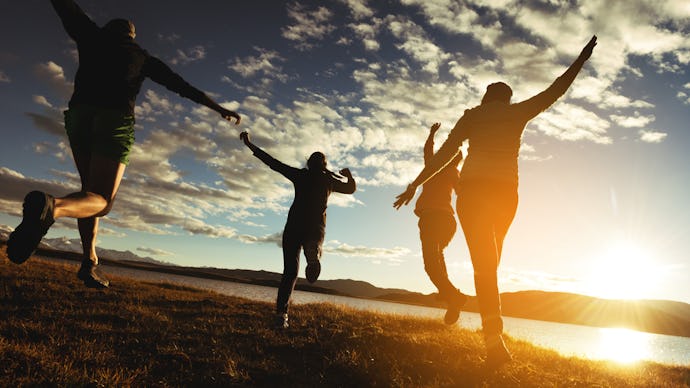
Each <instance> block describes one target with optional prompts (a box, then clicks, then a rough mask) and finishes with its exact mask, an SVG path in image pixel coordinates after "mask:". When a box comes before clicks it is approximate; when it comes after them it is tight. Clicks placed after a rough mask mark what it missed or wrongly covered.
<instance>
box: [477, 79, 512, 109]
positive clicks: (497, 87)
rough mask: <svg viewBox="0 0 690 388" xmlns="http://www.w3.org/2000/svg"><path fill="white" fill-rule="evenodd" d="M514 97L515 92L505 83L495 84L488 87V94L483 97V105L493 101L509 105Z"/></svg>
mask: <svg viewBox="0 0 690 388" xmlns="http://www.w3.org/2000/svg"><path fill="white" fill-rule="evenodd" d="M512 96H513V90H512V89H511V88H510V86H508V85H506V84H505V83H503V82H494V83H492V84H491V85H489V86H487V87H486V93H484V97H482V104H486V103H488V102H492V101H500V102H505V103H506V104H507V103H509V102H510V97H512Z"/></svg>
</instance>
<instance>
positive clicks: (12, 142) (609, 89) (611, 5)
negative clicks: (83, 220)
mask: <svg viewBox="0 0 690 388" xmlns="http://www.w3.org/2000/svg"><path fill="white" fill-rule="evenodd" d="M79 4H80V5H81V6H82V8H84V9H85V10H86V12H87V13H88V14H89V15H91V17H92V18H93V19H94V20H95V21H96V22H97V23H98V24H101V25H102V24H104V23H105V22H107V21H108V20H110V19H112V18H117V17H125V18H129V19H131V20H132V21H133V22H134V23H135V25H136V26H137V41H138V42H139V43H140V44H141V45H142V46H143V47H144V48H146V49H147V50H148V51H149V52H150V53H152V54H153V55H156V56H158V57H159V58H161V59H163V60H164V61H165V62H167V63H168V64H170V65H171V67H173V69H174V70H175V71H177V72H178V73H180V74H181V75H182V76H183V77H184V78H185V79H187V80H188V81H189V82H190V83H192V84H193V85H195V86H197V87H198V88H200V89H202V90H204V91H206V92H207V93H209V94H210V95H212V96H214V98H215V99H216V100H217V101H219V102H221V103H222V104H223V105H224V106H225V107H227V108H229V109H234V110H237V111H238V112H239V113H241V114H242V116H243V120H242V124H241V125H240V126H239V127H236V126H234V125H231V124H229V123H227V122H224V121H222V120H220V119H219V117H218V115H217V114H216V113H215V112H212V111H210V110H209V109H207V108H205V107H201V106H198V105H194V104H193V103H191V102H189V101H187V100H184V99H182V98H181V97H179V96H177V95H175V94H173V93H171V92H169V91H167V90H166V89H165V88H163V87H161V86H159V85H156V84H154V83H153V82H151V81H146V82H145V84H144V86H143V88H142V91H141V93H140V95H139V98H138V101H137V103H138V105H137V111H136V113H137V127H136V130H137V131H136V137H137V144H136V146H135V148H134V150H133V153H132V162H131V164H130V165H129V166H128V168H127V171H126V173H125V179H124V181H123V183H122V186H121V190H120V192H119V195H118V198H117V200H116V203H115V206H114V209H113V211H112V213H111V214H110V215H109V216H108V217H106V218H104V219H103V222H102V224H101V225H102V231H101V234H100V236H99V243H100V246H102V247H104V248H109V249H116V250H122V251H124V250H130V251H132V252H134V253H136V254H138V255H141V256H151V257H154V258H156V259H159V260H162V261H167V262H171V263H176V264H181V265H193V266H213V267H225V268H248V269H264V270H269V271H276V272H280V271H281V269H282V257H281V251H280V248H279V247H278V245H277V242H278V241H279V238H280V232H281V230H282V227H283V225H284V222H285V217H286V214H287V209H288V207H289V205H290V203H291V200H292V194H293V191H292V187H291V185H290V184H289V182H288V181H287V180H285V179H284V178H282V177H281V176H280V175H279V174H277V173H275V172H273V171H271V170H269V169H268V168H267V167H266V166H264V165H263V164H262V163H261V162H260V161H259V160H258V159H256V158H254V157H253V156H252V155H251V152H250V151H249V150H247V149H246V148H244V146H243V145H242V144H241V142H240V141H239V140H238V135H239V132H240V131H242V130H247V131H249V132H250V133H251V135H252V138H253V140H254V141H255V143H256V144H258V145H259V146H261V147H262V148H264V149H265V150H266V151H267V152H269V153H271V154H272V155H274V156H275V157H277V158H279V159H280V160H282V161H284V162H286V163H288V164H291V165H294V166H303V165H304V162H305V160H306V158H307V157H308V155H309V154H311V152H313V151H315V150H320V151H322V152H324V153H325V154H326V156H327V157H328V160H329V165H330V166H331V168H333V169H340V168H343V167H349V168H351V170H352V171H353V174H354V176H355V178H356V179H357V182H358V191H357V193H355V195H354V196H344V195H333V196H332V197H331V201H330V205H329V210H328V226H327V235H326V244H325V248H326V249H325V253H324V258H323V271H322V278H325V279H334V278H351V279H358V280H365V281H368V282H371V283H373V284H375V285H378V286H383V287H399V288H406V289H410V290H415V291H421V292H431V291H433V288H432V287H433V286H432V284H431V283H430V282H429V280H428V279H427V277H426V275H425V273H424V270H423V265H422V259H421V255H420V247H419V241H418V236H417V225H416V221H417V220H416V217H415V216H414V214H413V213H412V209H411V207H407V208H404V209H401V210H400V211H395V210H394V209H393V207H392V203H393V200H394V198H395V195H397V194H398V193H400V192H401V191H402V190H403V189H404V187H405V186H406V185H407V183H409V182H410V181H411V180H412V179H413V178H414V176H416V174H417V173H418V172H419V171H420V170H421V167H422V163H423V161H422V145H423V142H424V139H425V138H426V135H427V133H428V132H427V131H428V127H429V126H430V125H431V124H432V123H433V122H436V121H438V122H441V123H442V127H441V128H442V130H441V131H440V133H439V134H437V138H436V144H437V147H438V146H439V145H440V144H441V143H442V141H443V140H444V139H445V136H446V134H447V130H448V129H449V128H451V127H452V125H453V124H454V123H455V121H456V120H457V119H458V117H460V115H461V114H462V112H463V111H464V110H465V109H467V108H470V107H472V106H475V105H477V104H478V103H479V101H480V99H481V96H482V92H483V90H484V88H485V87H486V85H487V84H488V83H491V82H494V81H499V80H501V81H504V82H507V83H508V84H510V85H511V86H512V88H513V90H514V97H513V100H514V101H520V100H522V99H525V98H528V97H530V96H531V95H533V94H535V93H537V92H539V91H541V90H542V89H544V88H545V87H547V86H548V85H549V84H550V83H551V82H552V81H553V80H554V79H555V78H556V77H557V76H558V75H560V74H561V73H562V72H563V71H564V70H565V68H566V67H567V66H568V65H569V64H570V63H571V62H572V60H573V59H574V58H575V57H576V56H577V54H578V53H579V51H580V49H581V48H582V46H584V44H585V43H586V42H587V41H588V40H589V38H590V37H591V36H592V35H593V34H596V35H597V36H598V37H599V44H598V45H597V47H596V48H595V51H594V54H593V56H592V58H591V60H590V61H589V62H588V64H587V65H586V66H585V68H584V69H583V70H582V72H581V73H580V75H579V76H578V78H577V79H576V80H575V83H574V84H573V86H572V87H571V89H570V91H569V92H568V93H567V94H566V96H564V97H563V98H562V99H561V100H559V101H558V102H557V103H556V104H555V105H554V106H552V107H551V108H550V109H549V110H548V111H547V112H545V113H543V114H542V115H541V116H539V117H538V118H537V119H535V120H533V121H532V122H530V123H529V124H528V126H527V129H526V131H525V134H524V137H523V146H522V148H521V152H520V205H519V208H518V213H517V216H516V218H515V221H514V223H513V226H512V228H511V230H510V231H509V233H508V237H507V240H506V243H505V251H504V255H503V262H502V264H501V270H500V276H499V283H500V287H501V290H502V291H517V290H527V289H542V290H555V291H568V292H578V293H583V294H590V295H597V296H603V297H610V298H623V297H629V298H650V299H671V300H680V301H685V302H690V290H689V289H688V287H687V284H688V283H690V268H689V267H690V258H689V257H688V252H689V251H690V239H688V238H687V237H686V236H687V235H688V233H689V232H690V211H689V210H690V207H689V205H688V203H687V198H688V192H689V191H690V172H689V171H688V168H687V165H688V163H687V148H688V146H690V135H689V134H688V129H687V123H688V122H689V121H690V113H689V112H690V110H689V109H688V108H689V107H690V77H689V76H688V70H689V69H690V67H689V63H690V40H688V39H687V36H688V33H689V29H690V4H689V3H687V2H679V1H666V2H664V1H662V2H658V1H654V2H652V1H641V0H635V1H603V0H602V1H586V2H572V1H557V0H552V1H524V2H519V1H505V0H476V1H442V0H438V1H436V0H431V1H429V0H426V1H422V0H393V1H387V2H374V1H364V0H331V1H319V2H316V1H287V2H276V1H232V2H231V1H219V0H215V1H211V0H205V1H198V2H193V3H192V2H183V1H163V0H149V1H146V2H138V1H132V0H118V1H115V0H100V1H95V0H82V1H80V2H79ZM0 36H2V37H3V38H2V39H3V43H2V45H1V46H0V117H2V123H3V124H2V126H1V127H0V131H2V134H3V135H4V136H3V137H2V138H3V141H2V144H1V145H0V147H2V148H1V152H0V225H3V226H2V229H3V230H4V231H5V232H8V231H10V230H11V228H13V227H14V226H16V225H17V223H18V222H19V218H18V215H19V212H20V209H21V199H22V197H23V196H24V194H25V193H26V192H28V191H30V190H32V189H40V190H45V191H48V192H50V193H53V194H55V195H64V194H67V193H69V192H72V191H76V190H78V177H77V175H76V169H75V167H74V165H73V162H72V160H71V154H70V151H69V146H68V145H67V143H66V138H65V136H64V130H63V128H62V113H61V112H62V111H63V110H64V109H65V108H66V105H67V101H68V100H69V96H70V93H71V87H72V81H73V77H74V73H75V71H76V66H77V62H76V51H75V45H74V44H73V43H72V42H71V41H70V40H69V38H68V36H67V35H66V34H65V32H64V30H63V28H62V26H61V25H60V23H59V19H58V18H57V16H56V15H55V13H54V11H53V9H52V7H51V6H50V5H49V3H48V2H46V1H39V0H27V1H23V2H13V3H12V4H11V5H10V4H6V5H3V9H2V12H0ZM47 238H48V239H49V240H48V241H50V242H51V243H52V244H54V245H55V246H60V247H65V246H67V245H70V244H71V246H73V247H74V246H75V244H77V242H76V240H75V239H76V238H77V233H76V222H75V221H74V220H71V219H61V220H59V222H58V223H57V224H56V225H55V226H54V227H53V228H52V229H51V231H50V232H49V234H48V236H47ZM446 256H447V261H448V267H449V272H450V276H451V279H452V280H453V281H454V282H455V283H456V285H457V286H458V287H460V288H461V289H462V290H463V291H465V292H468V293H474V287H473V282H472V271H471V264H470V261H469V255H468V252H467V249H466V246H465V243H464V237H463V235H462V232H461V230H460V229H459V230H458V233H457V234H456V236H455V240H454V242H453V243H452V244H451V246H450V247H449V248H448V250H447V252H446Z"/></svg>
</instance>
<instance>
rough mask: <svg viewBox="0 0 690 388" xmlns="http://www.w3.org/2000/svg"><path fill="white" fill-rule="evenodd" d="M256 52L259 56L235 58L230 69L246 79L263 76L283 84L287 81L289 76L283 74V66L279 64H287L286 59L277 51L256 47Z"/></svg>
mask: <svg viewBox="0 0 690 388" xmlns="http://www.w3.org/2000/svg"><path fill="white" fill-rule="evenodd" d="M254 50H255V51H257V52H258V55H257V56H252V57H245V58H238V57H235V59H234V60H233V62H232V63H231V64H230V65H229V66H228V68H230V69H231V70H233V71H235V72H237V73H238V74H240V75H241V76H242V77H245V78H248V77H253V76H256V75H262V76H263V77H269V78H273V79H278V80H281V81H283V82H284V81H286V80H287V75H285V74H284V73H283V71H282V68H281V66H279V65H278V64H277V63H279V62H285V58H283V57H282V56H281V55H280V54H279V53H278V52H277V51H273V50H266V49H262V48H260V47H254Z"/></svg>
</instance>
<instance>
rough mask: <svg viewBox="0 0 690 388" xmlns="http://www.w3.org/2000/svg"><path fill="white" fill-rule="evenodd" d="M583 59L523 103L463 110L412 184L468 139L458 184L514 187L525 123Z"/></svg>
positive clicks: (556, 92)
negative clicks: (478, 182) (488, 182)
mask: <svg viewBox="0 0 690 388" xmlns="http://www.w3.org/2000/svg"><path fill="white" fill-rule="evenodd" d="M585 60H586V59H583V58H580V57H578V59H576V60H575V62H573V64H572V65H571V66H570V67H569V68H568V69H567V70H566V71H565V72H564V73H563V74H562V75H561V76H560V77H558V78H557V79H556V80H555V81H554V82H553V83H552V84H551V85H550V86H549V87H548V88H546V89H545V90H544V91H542V92H541V93H539V94H537V95H535V96H533V97H531V98H529V99H527V100H525V101H522V102H519V103H516V104H509V103H504V102H499V101H493V102H489V103H485V104H481V105H479V106H477V107H475V108H472V109H468V110H466V111H465V114H464V115H463V116H462V117H461V118H460V119H459V120H458V122H457V123H456V124H455V127H454V128H453V129H452V130H451V132H450V134H449V135H448V138H447V139H446V141H445V142H444V143H443V145H442V146H441V148H440V149H439V150H438V151H437V152H436V154H434V156H433V158H432V160H431V161H430V162H429V163H427V165H426V166H425V167H424V169H423V170H422V172H421V173H420V174H419V176H418V177H417V179H415V182H413V184H415V185H419V184H424V183H425V182H426V181H427V180H428V179H430V178H431V177H432V176H434V174H435V173H436V172H437V171H439V170H441V169H442V168H443V166H445V165H446V164H447V163H448V162H449V161H450V160H451V159H452V158H453V157H454V156H455V155H456V154H457V153H458V152H459V147H460V145H461V144H462V142H463V141H465V140H469V148H468V150H467V158H466V160H465V163H464V165H463V167H462V171H461V173H460V182H461V185H462V182H465V181H467V180H477V179H484V180H494V181H501V182H506V183H514V184H517V183H518V153H519V150H520V142H521V138H522V133H523V131H524V129H525V126H526V125H527V122H529V121H530V120H531V119H533V118H534V117H536V116H537V115H538V114H539V113H541V112H542V111H544V110H546V109H547V108H548V107H549V106H551V105H552V104H553V103H554V102H555V101H556V100H558V98H560V97H561V96H562V95H563V94H564V93H565V92H566V91H567V90H568V88H569V87H570V85H571V84H572V83H573V80H574V79H575V76H577V74H578V72H579V71H580V69H581V68H582V65H583V64H584V61H585Z"/></svg>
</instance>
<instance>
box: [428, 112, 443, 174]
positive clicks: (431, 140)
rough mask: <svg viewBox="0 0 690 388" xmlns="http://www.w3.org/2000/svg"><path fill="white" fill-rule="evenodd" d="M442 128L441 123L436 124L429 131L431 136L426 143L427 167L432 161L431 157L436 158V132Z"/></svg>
mask: <svg viewBox="0 0 690 388" xmlns="http://www.w3.org/2000/svg"><path fill="white" fill-rule="evenodd" d="M440 127H441V123H434V124H433V125H432V126H431V128H430V129H429V136H427V138H426V142H425V143H424V165H425V166H426V165H427V164H428V163H429V161H430V160H431V157H432V156H434V136H435V135H436V131H438V129H439V128H440Z"/></svg>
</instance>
